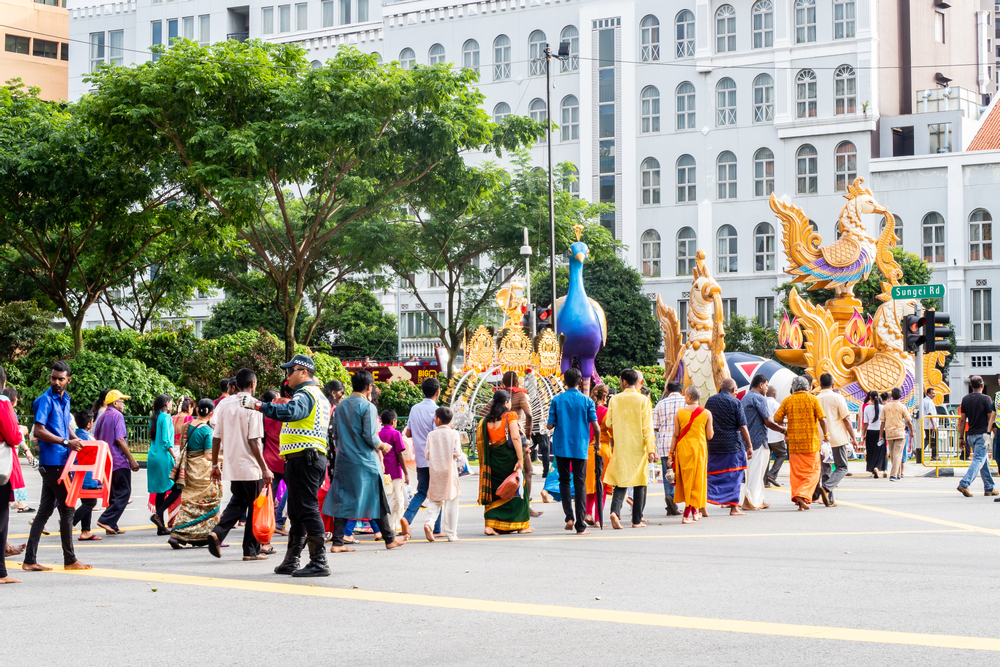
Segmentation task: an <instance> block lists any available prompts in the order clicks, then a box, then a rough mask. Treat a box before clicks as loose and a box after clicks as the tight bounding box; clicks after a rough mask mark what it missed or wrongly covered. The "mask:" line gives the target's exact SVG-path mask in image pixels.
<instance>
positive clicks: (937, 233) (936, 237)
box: [920, 211, 944, 262]
mask: <svg viewBox="0 0 1000 667" xmlns="http://www.w3.org/2000/svg"><path fill="white" fill-rule="evenodd" d="M920 227H921V229H922V230H923V235H924V242H923V247H924V261H925V262H943V261H944V218H942V217H941V214H940V213H937V212H935V211H931V212H930V213H928V214H927V215H925V216H924V219H923V221H922V222H921V223H920Z"/></svg>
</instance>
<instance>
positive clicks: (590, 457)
mask: <svg viewBox="0 0 1000 667" xmlns="http://www.w3.org/2000/svg"><path fill="white" fill-rule="evenodd" d="M607 414H608V408H607V406H605V405H599V406H597V423H598V425H599V426H600V428H601V458H603V459H604V472H605V473H606V472H607V470H608V462H609V461H610V460H611V432H610V431H608V429H607V428H605V426H604V418H605V417H606V416H607ZM596 435H597V434H595V433H594V427H593V426H591V427H590V447H588V448H587V477H586V480H585V481H586V482H587V495H588V496H589V495H591V494H593V493H597V480H596V479H595V474H594V473H595V471H596V468H597V453H596V452H595V451H594V438H595V437H596ZM603 479H604V475H601V480H603ZM610 492H611V491H610V490H606V493H610Z"/></svg>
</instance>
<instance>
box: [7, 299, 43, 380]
mask: <svg viewBox="0 0 1000 667" xmlns="http://www.w3.org/2000/svg"><path fill="white" fill-rule="evenodd" d="M54 316H55V313H53V312H50V311H47V310H42V309H41V308H39V307H38V304H37V303H35V302H34V301H11V302H10V303H4V304H0V363H4V364H7V363H9V362H11V361H13V360H14V359H16V358H18V357H20V356H22V355H24V354H27V353H28V352H30V351H31V348H33V347H34V346H35V344H36V343H38V341H39V340H41V339H42V337H43V336H45V334H46V333H47V332H48V331H49V322H51V321H52V318H53V317H54Z"/></svg>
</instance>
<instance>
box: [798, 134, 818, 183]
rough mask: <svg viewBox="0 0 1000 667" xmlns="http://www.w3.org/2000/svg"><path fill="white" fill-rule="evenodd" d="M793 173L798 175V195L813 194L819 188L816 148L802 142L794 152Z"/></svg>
mask: <svg viewBox="0 0 1000 667" xmlns="http://www.w3.org/2000/svg"><path fill="white" fill-rule="evenodd" d="M795 174H796V176H797V177H798V188H797V189H796V192H798V193H799V194H800V195H814V194H816V192H817V191H818V188H819V177H818V176H817V166H816V149H815V148H813V147H812V146H811V145H810V144H803V145H802V146H800V147H799V150H798V151H796V153H795Z"/></svg>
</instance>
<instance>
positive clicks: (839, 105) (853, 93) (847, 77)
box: [833, 3, 858, 115]
mask: <svg viewBox="0 0 1000 667" xmlns="http://www.w3.org/2000/svg"><path fill="white" fill-rule="evenodd" d="M852 4H853V3H852ZM833 81H834V90H833V99H834V113H836V114H837V115H841V114H847V113H855V112H856V111H857V103H858V80H857V77H856V76H855V74H854V68H853V67H851V66H850V65H841V66H840V67H838V68H837V72H836V74H835V75H834V78H833Z"/></svg>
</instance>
